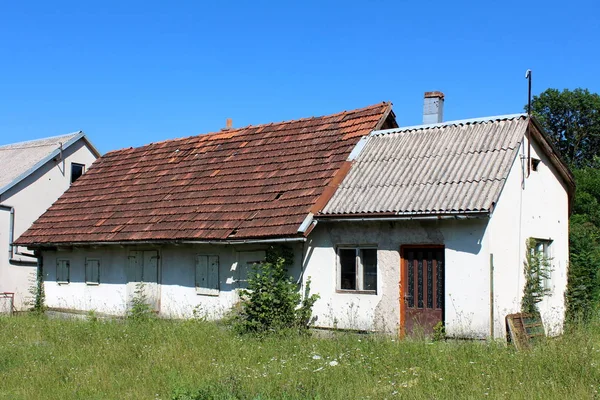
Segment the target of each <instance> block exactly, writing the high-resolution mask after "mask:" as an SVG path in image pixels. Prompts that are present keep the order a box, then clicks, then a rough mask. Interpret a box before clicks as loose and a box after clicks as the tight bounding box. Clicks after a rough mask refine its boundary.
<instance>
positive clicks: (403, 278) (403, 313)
mask: <svg viewBox="0 0 600 400" xmlns="http://www.w3.org/2000/svg"><path fill="white" fill-rule="evenodd" d="M415 248H416V249H442V250H444V277H443V278H444V296H445V294H446V270H447V269H446V246H445V245H443V244H403V245H400V283H399V284H398V287H399V291H398V292H399V293H400V329H399V330H398V335H399V336H400V338H404V337H405V336H406V302H405V301H404V296H405V293H404V286H403V282H405V281H406V279H407V278H406V274H407V271H406V268H405V265H406V258H405V256H404V253H405V252H406V251H407V250H409V249H415ZM445 321H446V302H445V301H444V306H443V307H442V323H443V324H445Z"/></svg>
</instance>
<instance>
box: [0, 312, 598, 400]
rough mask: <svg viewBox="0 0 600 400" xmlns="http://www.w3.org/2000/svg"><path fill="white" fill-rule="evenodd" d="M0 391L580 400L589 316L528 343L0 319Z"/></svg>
mask: <svg viewBox="0 0 600 400" xmlns="http://www.w3.org/2000/svg"><path fill="white" fill-rule="evenodd" d="M0 332H2V340H0V382H1V384H0V388H1V389H0V399H11V400H20V399H27V400H28V399H49V400H52V399H61V400H63V399H64V400H68V399H161V400H168V399H178V400H179V399H248V400H250V399H260V400H271V399H273V400H274V399H303V400H304V399H333V400H335V399H367V398H370V399H386V398H387V399H394V398H402V399H481V398H491V399H505V398H511V399H539V398H544V399H567V398H569V399H589V398H594V396H598V394H597V392H598V390H599V385H600V369H599V368H600V367H599V366H600V351H599V350H600V324H598V323H597V322H595V321H593V322H591V323H590V324H588V325H586V326H582V327H578V328H577V329H574V330H572V331H571V332H569V334H568V335H565V336H564V337H561V338H558V339H543V340H541V341H540V342H539V343H538V345H536V347H535V348H533V349H532V350H531V351H527V352H516V351H515V350H514V349H513V348H512V347H510V346H509V347H506V346H505V345H503V344H501V343H495V342H468V341H451V340H450V341H442V342H434V343H431V342H426V341H416V340H415V341H413V340H403V341H398V340H395V339H394V338H393V337H383V336H376V335H356V334H345V333H339V332H338V333H336V334H335V335H334V336H333V337H331V338H326V339H323V338H317V337H312V336H310V335H306V334H303V335H297V334H296V335H293V334H290V335H287V336H281V335H268V336H262V337H255V336H253V335H244V336H240V335H237V334H235V333H234V332H232V331H231V330H229V329H226V328H224V327H223V326H222V325H220V324H218V323H211V322H201V321H194V320H189V321H168V320H162V319H156V320H154V321H153V323H145V324H139V323H134V322H132V321H129V320H119V321H105V320H97V321H95V322H90V321H87V320H63V319H48V318H39V317H35V316H32V315H25V316H18V317H3V318H0Z"/></svg>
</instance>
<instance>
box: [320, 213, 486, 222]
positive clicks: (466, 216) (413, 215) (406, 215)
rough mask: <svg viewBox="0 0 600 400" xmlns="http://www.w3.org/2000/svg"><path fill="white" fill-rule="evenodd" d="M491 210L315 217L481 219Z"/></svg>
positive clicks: (326, 216) (337, 220)
mask: <svg viewBox="0 0 600 400" xmlns="http://www.w3.org/2000/svg"><path fill="white" fill-rule="evenodd" d="M491 214H492V210H482V211H469V212H465V211H447V212H442V213H435V212H429V213H424V212H421V213H393V212H389V213H355V214H320V215H317V216H316V219H318V220H319V221H323V222H327V221H329V222H334V221H335V222H341V221H410V220H421V221H425V220H444V219H458V220H459V219H481V218H489V217H490V215H491Z"/></svg>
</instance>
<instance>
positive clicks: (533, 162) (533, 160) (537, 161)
mask: <svg viewBox="0 0 600 400" xmlns="http://www.w3.org/2000/svg"><path fill="white" fill-rule="evenodd" d="M541 162H542V160H540V159H539V158H533V157H531V170H532V171H537V170H538V168H539V166H540V163H541Z"/></svg>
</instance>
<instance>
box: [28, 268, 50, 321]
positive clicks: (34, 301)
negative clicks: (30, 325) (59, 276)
mask: <svg viewBox="0 0 600 400" xmlns="http://www.w3.org/2000/svg"><path fill="white" fill-rule="evenodd" d="M29 294H30V295H31V300H30V302H29V308H30V311H32V312H33V313H35V314H43V313H44V312H45V311H46V293H45V292H44V273H43V269H42V268H41V267H40V266H38V268H37V271H36V274H35V277H34V278H33V284H32V285H31V288H30V289H29Z"/></svg>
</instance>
